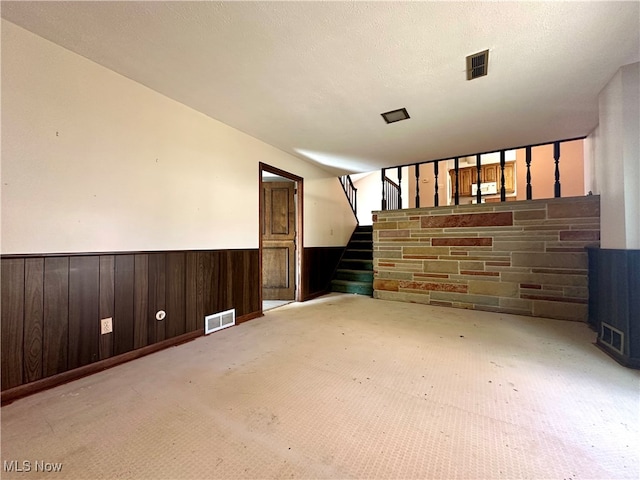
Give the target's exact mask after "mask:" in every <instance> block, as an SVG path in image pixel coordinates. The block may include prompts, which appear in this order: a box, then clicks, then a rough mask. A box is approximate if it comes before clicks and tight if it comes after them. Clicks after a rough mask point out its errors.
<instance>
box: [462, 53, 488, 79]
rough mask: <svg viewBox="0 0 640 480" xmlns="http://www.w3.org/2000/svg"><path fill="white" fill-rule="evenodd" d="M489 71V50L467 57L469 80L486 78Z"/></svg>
mask: <svg viewBox="0 0 640 480" xmlns="http://www.w3.org/2000/svg"><path fill="white" fill-rule="evenodd" d="M488 71H489V50H485V51H484V52H479V53H474V54H473V55H469V56H468V57H467V80H473V79H474V78H479V77H484V76H485V75H486V74H487V73H488Z"/></svg>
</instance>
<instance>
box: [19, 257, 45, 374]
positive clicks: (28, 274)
mask: <svg viewBox="0 0 640 480" xmlns="http://www.w3.org/2000/svg"><path fill="white" fill-rule="evenodd" d="M43 289H44V258H27V259H26V260H25V265H24V341H23V352H24V357H23V361H24V369H23V374H24V381H25V382H33V381H35V380H39V379H40V378H42V336H43V326H42V323H43V315H44V307H43V303H44V297H43V295H44V292H43Z"/></svg>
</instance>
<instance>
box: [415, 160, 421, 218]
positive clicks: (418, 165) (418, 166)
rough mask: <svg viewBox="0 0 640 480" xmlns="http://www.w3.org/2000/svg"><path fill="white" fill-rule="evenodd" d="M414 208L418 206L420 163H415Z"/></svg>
mask: <svg viewBox="0 0 640 480" xmlns="http://www.w3.org/2000/svg"><path fill="white" fill-rule="evenodd" d="M416 208H420V164H419V163H416Z"/></svg>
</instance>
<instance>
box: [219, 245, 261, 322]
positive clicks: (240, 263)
mask: <svg viewBox="0 0 640 480" xmlns="http://www.w3.org/2000/svg"><path fill="white" fill-rule="evenodd" d="M227 255H228V257H229V258H228V265H229V267H230V275H231V277H230V279H229V282H228V283H229V285H230V286H231V297H230V300H231V306H230V307H229V308H235V309H236V317H244V316H247V315H249V314H251V313H253V312H259V311H260V310H261V308H260V291H259V290H258V289H259V285H260V265H259V258H258V256H259V254H258V251H257V250H229V251H227Z"/></svg>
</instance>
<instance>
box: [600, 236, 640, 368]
mask: <svg viewBox="0 0 640 480" xmlns="http://www.w3.org/2000/svg"><path fill="white" fill-rule="evenodd" d="M639 292H640V250H621V249H608V248H590V249H589V324H590V325H591V327H593V329H594V330H595V331H596V332H597V333H598V342H597V343H598V345H599V346H601V347H602V348H603V349H604V350H605V351H606V352H607V353H609V354H610V355H611V356H612V357H613V358H615V359H616V360H617V361H618V362H620V363H621V364H622V365H626V366H628V367H632V368H639V369H640V294H639ZM603 323H604V324H605V327H609V331H611V328H613V329H615V330H616V331H617V332H618V333H621V334H622V335H621V336H620V337H619V340H620V345H617V344H616V342H612V341H611V339H607V338H606V335H604V332H605V330H606V328H605V330H603V328H602V326H603V325H602V324H603ZM618 347H619V348H618Z"/></svg>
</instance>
